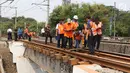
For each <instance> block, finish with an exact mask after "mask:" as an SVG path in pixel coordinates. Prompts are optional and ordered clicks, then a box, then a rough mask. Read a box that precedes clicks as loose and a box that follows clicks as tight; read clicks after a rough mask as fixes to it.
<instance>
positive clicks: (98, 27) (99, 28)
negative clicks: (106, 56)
mask: <svg viewBox="0 0 130 73" xmlns="http://www.w3.org/2000/svg"><path fill="white" fill-rule="evenodd" d="M97 21H98V23H97V37H96V49H97V50H99V46H100V41H101V37H102V26H103V24H102V22H101V21H99V18H97Z"/></svg>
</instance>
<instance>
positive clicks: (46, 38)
mask: <svg viewBox="0 0 130 73" xmlns="http://www.w3.org/2000/svg"><path fill="white" fill-rule="evenodd" d="M48 37H50V43H52V36H46V37H45V44H47V40H48Z"/></svg>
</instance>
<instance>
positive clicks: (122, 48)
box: [100, 43, 130, 55]
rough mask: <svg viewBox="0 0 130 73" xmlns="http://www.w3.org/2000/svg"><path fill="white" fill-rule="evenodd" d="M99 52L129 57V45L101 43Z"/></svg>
mask: <svg viewBox="0 0 130 73" xmlns="http://www.w3.org/2000/svg"><path fill="white" fill-rule="evenodd" d="M100 50H101V51H107V52H114V53H122V54H126V55H130V45H129V44H116V43H101V45H100Z"/></svg>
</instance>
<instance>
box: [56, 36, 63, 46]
mask: <svg viewBox="0 0 130 73" xmlns="http://www.w3.org/2000/svg"><path fill="white" fill-rule="evenodd" d="M58 37H59V38H58V41H57V47H58V48H60V40H62V44H61V48H63V47H64V34H58Z"/></svg>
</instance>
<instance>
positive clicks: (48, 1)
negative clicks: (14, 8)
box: [32, 0, 50, 26]
mask: <svg viewBox="0 0 130 73" xmlns="http://www.w3.org/2000/svg"><path fill="white" fill-rule="evenodd" d="M44 2H45V1H44ZM32 5H41V6H47V23H46V25H45V26H47V24H48V23H49V13H50V0H47V4H37V3H32Z"/></svg>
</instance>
